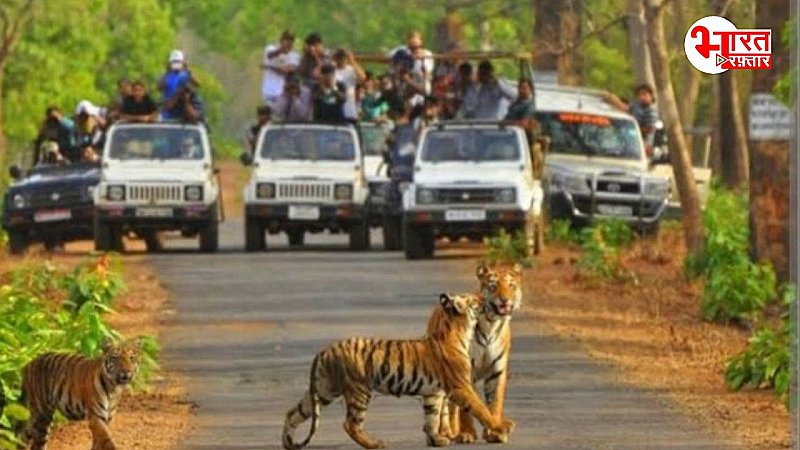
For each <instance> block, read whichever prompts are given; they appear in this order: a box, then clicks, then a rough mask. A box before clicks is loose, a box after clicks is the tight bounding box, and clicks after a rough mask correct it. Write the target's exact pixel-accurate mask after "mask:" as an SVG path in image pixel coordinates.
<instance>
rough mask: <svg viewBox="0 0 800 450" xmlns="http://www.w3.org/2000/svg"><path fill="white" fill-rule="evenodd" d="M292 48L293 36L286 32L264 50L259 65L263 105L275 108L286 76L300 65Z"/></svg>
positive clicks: (298, 56) (298, 57)
mask: <svg viewBox="0 0 800 450" xmlns="http://www.w3.org/2000/svg"><path fill="white" fill-rule="evenodd" d="M293 48H294V34H292V32H291V31H289V30H286V31H284V32H283V34H281V38H280V41H279V42H278V43H277V44H272V45H268V46H267V48H266V49H264V61H263V63H262V64H261V68H262V69H263V70H264V81H263V83H262V85H261V95H262V96H263V98H264V104H265V105H268V106H270V107H274V106H275V103H276V102H277V101H278V98H279V97H280V96H281V94H283V89H284V84H285V79H286V75H288V74H289V73H291V72H294V71H295V70H296V69H297V66H298V65H299V64H300V55H299V54H298V53H297V52H296V51H294V50H293Z"/></svg>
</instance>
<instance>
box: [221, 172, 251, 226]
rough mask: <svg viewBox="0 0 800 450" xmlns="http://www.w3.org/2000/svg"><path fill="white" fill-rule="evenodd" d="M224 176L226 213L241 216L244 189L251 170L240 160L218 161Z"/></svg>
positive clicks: (223, 198) (223, 190) (223, 196)
mask: <svg viewBox="0 0 800 450" xmlns="http://www.w3.org/2000/svg"><path fill="white" fill-rule="evenodd" d="M217 167H219V169H220V176H221V178H222V201H223V205H224V206H225V215H226V216H227V217H230V218H239V217H242V216H243V214H244V199H243V198H242V190H243V189H244V187H245V185H246V184H247V181H248V180H249V177H250V171H249V169H248V168H247V167H244V166H242V165H241V164H240V163H239V162H238V161H231V160H222V161H218V162H217Z"/></svg>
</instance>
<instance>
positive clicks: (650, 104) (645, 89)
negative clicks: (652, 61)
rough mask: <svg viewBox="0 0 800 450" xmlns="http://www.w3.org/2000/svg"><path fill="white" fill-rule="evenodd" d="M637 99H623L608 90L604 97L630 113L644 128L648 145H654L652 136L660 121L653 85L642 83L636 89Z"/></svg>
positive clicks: (643, 134) (643, 135)
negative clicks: (631, 100) (627, 101)
mask: <svg viewBox="0 0 800 450" xmlns="http://www.w3.org/2000/svg"><path fill="white" fill-rule="evenodd" d="M634 94H636V100H635V101H633V102H630V103H626V102H624V101H622V100H621V99H620V98H619V97H617V96H616V95H614V94H612V93H610V92H608V93H606V95H605V96H604V97H603V99H604V100H605V101H606V102H607V103H609V104H610V105H612V106H614V107H615V108H617V109H619V110H620V111H624V112H627V113H629V114H630V115H632V116H633V118H634V119H636V122H637V123H638V124H639V128H640V129H641V130H642V137H643V138H644V141H645V145H647V146H648V147H649V146H651V145H652V136H653V135H654V134H655V131H656V122H658V121H659V117H658V108H656V97H655V93H654V91H653V87H652V86H650V85H649V84H646V83H645V84H640V85H639V86H636V89H635V90H634Z"/></svg>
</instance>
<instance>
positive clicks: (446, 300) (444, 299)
mask: <svg viewBox="0 0 800 450" xmlns="http://www.w3.org/2000/svg"><path fill="white" fill-rule="evenodd" d="M439 304H440V305H442V307H443V308H446V307H448V306H452V305H453V300H451V299H450V296H449V295H447V294H446V293H444V292H442V293H441V294H439Z"/></svg>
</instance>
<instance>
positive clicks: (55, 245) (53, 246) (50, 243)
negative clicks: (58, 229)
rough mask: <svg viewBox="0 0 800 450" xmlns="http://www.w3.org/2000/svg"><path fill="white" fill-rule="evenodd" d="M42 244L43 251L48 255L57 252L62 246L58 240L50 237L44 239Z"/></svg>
mask: <svg viewBox="0 0 800 450" xmlns="http://www.w3.org/2000/svg"><path fill="white" fill-rule="evenodd" d="M43 243H44V249H45V250H46V251H47V252H48V253H52V252H54V251H56V250H58V249H59V248H62V247H63V244H62V242H61V241H59V240H58V239H54V238H52V237H50V238H45V240H44V242H43Z"/></svg>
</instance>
